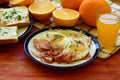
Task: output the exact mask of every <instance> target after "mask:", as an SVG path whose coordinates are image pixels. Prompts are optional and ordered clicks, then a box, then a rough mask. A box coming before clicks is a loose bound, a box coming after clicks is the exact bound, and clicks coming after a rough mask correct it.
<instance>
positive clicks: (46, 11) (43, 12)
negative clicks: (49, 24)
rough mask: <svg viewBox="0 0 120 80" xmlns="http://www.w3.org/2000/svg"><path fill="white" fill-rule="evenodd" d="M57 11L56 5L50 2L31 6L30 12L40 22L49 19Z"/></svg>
mask: <svg viewBox="0 0 120 80" xmlns="http://www.w3.org/2000/svg"><path fill="white" fill-rule="evenodd" d="M55 9H56V5H55V3H53V2H49V1H43V2H36V3H33V4H31V5H30V6H29V11H30V13H31V15H32V16H33V18H35V19H37V20H39V21H43V20H47V19H49V18H50V17H51V15H52V11H53V10H55Z"/></svg>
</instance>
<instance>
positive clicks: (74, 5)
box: [60, 0, 83, 10]
mask: <svg viewBox="0 0 120 80" xmlns="http://www.w3.org/2000/svg"><path fill="white" fill-rule="evenodd" d="M82 1H83V0H60V3H61V5H62V7H63V8H70V9H75V10H78V9H79V6H80V4H81V2H82Z"/></svg>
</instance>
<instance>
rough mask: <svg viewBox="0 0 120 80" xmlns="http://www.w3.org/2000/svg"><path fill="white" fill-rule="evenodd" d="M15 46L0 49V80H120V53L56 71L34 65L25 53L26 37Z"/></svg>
mask: <svg viewBox="0 0 120 80" xmlns="http://www.w3.org/2000/svg"><path fill="white" fill-rule="evenodd" d="M36 30H37V28H35V27H33V28H32V30H31V31H30V32H29V33H28V34H27V35H26V36H25V37H24V38H22V39H21V40H20V41H19V42H18V43H16V44H9V45H0V80H120V50H119V51H118V52H116V53H115V54H114V55H112V57H110V58H109V59H107V60H101V59H99V58H96V59H95V60H94V61H92V62H91V63H89V64H88V65H86V66H83V67H79V68H74V69H54V68H48V67H45V66H43V65H40V64H37V63H35V62H34V61H33V60H31V59H30V58H29V57H28V56H27V55H26V53H25V51H24V41H25V39H26V37H27V36H28V35H29V34H31V33H32V32H34V31H36Z"/></svg>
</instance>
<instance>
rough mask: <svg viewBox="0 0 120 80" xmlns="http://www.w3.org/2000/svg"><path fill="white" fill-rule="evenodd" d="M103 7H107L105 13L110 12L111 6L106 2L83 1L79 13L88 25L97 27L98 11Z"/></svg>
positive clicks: (98, 0) (102, 0) (99, 0)
mask: <svg viewBox="0 0 120 80" xmlns="http://www.w3.org/2000/svg"><path fill="white" fill-rule="evenodd" d="M102 7H107V8H106V9H105V10H104V11H110V5H109V4H108V3H107V2H106V1H105V0H92V1H91V0H83V1H82V3H81V5H80V7H79V13H80V15H81V17H82V19H83V20H84V22H85V23H86V24H89V25H91V26H96V16H97V11H98V10H99V9H100V8H102Z"/></svg>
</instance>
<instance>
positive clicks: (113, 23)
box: [97, 7, 120, 47]
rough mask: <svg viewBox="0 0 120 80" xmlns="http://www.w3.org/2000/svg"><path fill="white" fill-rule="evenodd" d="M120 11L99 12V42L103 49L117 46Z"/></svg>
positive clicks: (107, 10)
mask: <svg viewBox="0 0 120 80" xmlns="http://www.w3.org/2000/svg"><path fill="white" fill-rule="evenodd" d="M119 15H120V11H119V10H117V9H115V8H110V9H106V7H104V8H101V9H100V10H98V12H97V30H98V41H99V43H100V46H101V47H107V46H116V41H117V37H118V32H119V29H120V16H119Z"/></svg>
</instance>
